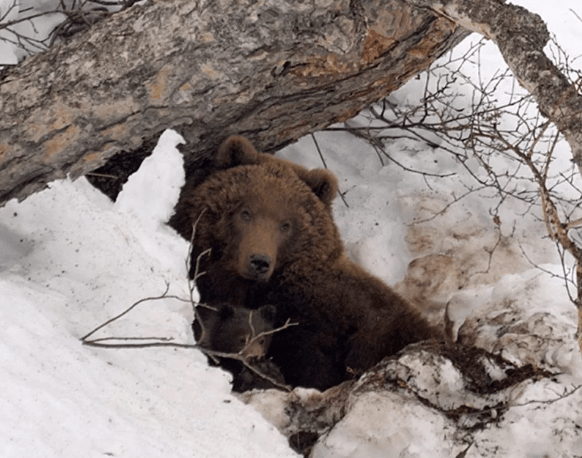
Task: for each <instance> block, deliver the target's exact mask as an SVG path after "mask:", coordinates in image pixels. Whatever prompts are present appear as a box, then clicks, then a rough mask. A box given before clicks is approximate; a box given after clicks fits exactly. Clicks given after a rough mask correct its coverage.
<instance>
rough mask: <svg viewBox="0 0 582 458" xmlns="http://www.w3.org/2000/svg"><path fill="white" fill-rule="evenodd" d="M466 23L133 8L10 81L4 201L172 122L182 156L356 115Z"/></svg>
mask: <svg viewBox="0 0 582 458" xmlns="http://www.w3.org/2000/svg"><path fill="white" fill-rule="evenodd" d="M467 34H468V32H467V31H466V30H464V29H462V28H460V27H458V26H457V25H456V24H455V23H453V22H451V21H450V20H448V19H446V18H443V17H440V16H436V15H435V14H434V13H433V12H432V11H430V10H427V9H418V8H416V7H414V6H409V5H407V4H406V1H405V0H361V1H357V2H354V1H347V0H311V1H307V2H255V1H252V0H242V1H236V2H235V1H232V0H230V1H220V2H214V1H198V2H192V1H191V0H173V1H163V2H162V1H159V2H151V3H148V4H146V5H145V6H133V7H132V8H128V9H126V10H125V11H122V12H121V13H118V14H115V15H113V16H111V17H110V18H108V19H106V20H103V21H101V22H99V23H97V24H96V25H94V26H93V27H92V28H90V29H88V30H86V31H84V32H81V33H79V34H78V35H75V36H74V37H73V38H72V39H71V40H70V41H67V42H65V43H63V44H60V45H57V46H55V47H53V48H52V49H50V50H49V51H48V52H46V53H44V54H39V55H35V56H33V57H31V58H28V59H26V60H25V61H24V62H23V63H22V64H21V65H20V66H18V67H15V68H13V69H11V70H9V71H7V72H5V73H4V74H3V75H2V77H1V79H0V110H1V112H2V117H1V119H0V205H1V204H2V203H4V202H6V201H7V200H8V199H11V198H15V197H16V198H19V199H22V198H25V197H26V196H27V195H29V194H31V193H33V192H35V191H37V190H39V189H42V188H43V187H44V186H46V183H48V182H50V181H51V180H54V179H57V178H63V177H65V176H66V175H70V176H72V177H73V178H75V177H78V176H81V175H83V174H86V173H87V172H90V171H92V170H94V169H95V168H97V167H99V166H100V165H102V164H103V163H105V162H106V160H107V159H108V158H110V157H111V156H113V155H114V154H116V153H120V152H129V151H134V150H136V149H138V148H140V147H141V146H142V145H143V144H144V143H148V142H151V141H152V139H154V138H155V137H157V136H158V135H159V133H160V132H162V131H163V130H165V129H166V128H174V129H176V130H177V131H178V132H180V133H181V134H182V135H183V136H184V138H185V139H186V141H187V142H188V145H187V146H186V152H185V154H186V163H187V164H188V163H189V162H191V161H192V158H193V157H194V155H202V156H204V155H209V154H211V153H212V152H213V151H214V150H215V148H216V146H217V144H218V143H219V142H220V141H221V140H222V139H224V138H225V137H226V136H228V135H229V134H232V133H242V134H244V135H246V136H247V137H248V138H250V139H251V140H252V141H253V142H254V143H255V144H256V145H257V146H258V147H259V148H261V149H262V150H264V151H272V150H275V149H277V148H280V147H282V146H284V145H286V144H288V143H290V142H293V141H294V140H296V139H298V138H299V137H301V136H303V135H305V134H307V133H310V132H314V131H317V130H320V129H322V128H324V127H326V126H328V125H330V124H332V123H336V122H340V121H344V120H346V119H348V118H350V117H352V116H354V115H355V114H356V113H357V112H358V111H360V110H361V109H363V108H365V107H366V106H367V105H369V104H370V103H372V102H374V101H377V100H379V99H381V98H383V97H385V96H386V95H388V94H389V93H390V92H392V91H393V90H395V89H397V88H398V87H400V86H401V85H402V84H404V83H405V82H406V81H407V80H408V79H409V78H410V77H411V76H413V75H415V74H417V73H418V72H421V71H423V70H425V69H426V68H427V67H428V66H429V65H430V64H431V62H432V61H433V60H434V59H435V58H436V57H438V56H439V55H441V54H442V53H443V52H445V51H446V50H448V49H450V48H451V47H453V46H454V45H455V44H456V43H457V42H458V41H460V39H462V38H463V37H464V36H466V35H467Z"/></svg>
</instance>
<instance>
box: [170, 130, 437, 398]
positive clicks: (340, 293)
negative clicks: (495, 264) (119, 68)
mask: <svg viewBox="0 0 582 458" xmlns="http://www.w3.org/2000/svg"><path fill="white" fill-rule="evenodd" d="M216 161H217V164H218V165H219V167H220V168H221V169H222V170H219V171H217V172H215V173H213V174H211V175H210V176H209V177H208V178H207V179H206V180H204V181H203V182H202V183H201V184H198V185H196V186H193V187H191V188H188V190H187V192H184V193H183V194H182V198H181V202H180V203H179V204H178V206H177V207H176V213H177V214H178V213H181V215H180V216H179V217H178V216H176V217H174V218H173V219H172V221H173V222H174V227H175V228H176V229H177V230H178V231H179V232H180V233H181V234H182V235H183V236H184V237H186V238H187V239H188V238H190V236H191V232H192V231H191V227H192V223H193V222H195V221H197V220H198V219H199V221H198V224H197V226H196V233H195V237H194V239H193V251H192V262H193V264H196V261H198V262H199V265H200V270H201V271H203V272H205V274H204V275H202V276H201V277H200V278H199V280H198V282H197V286H198V289H199V291H200V294H201V300H202V301H203V302H205V303H210V304H212V303H220V302H229V303H231V304H233V305H237V306H246V307H249V308H258V307H260V306H262V305H264V304H274V305H275V306H276V308H277V320H276V322H275V326H281V325H282V324H283V323H284V322H285V321H286V320H287V319H291V321H293V322H296V323H298V325H297V326H293V327H290V328H288V329H286V330H283V331H280V332H277V333H276V334H275V335H274V337H273V341H272V344H271V347H270V350H269V353H268V355H269V356H270V357H271V358H272V360H273V361H274V363H275V364H277V365H278V366H279V367H280V368H281V371H282V373H283V376H284V378H285V380H286V382H287V383H289V384H291V385H294V386H305V387H315V388H319V389H326V388H329V387H330V386H333V385H336V384H338V383H341V382H342V381H344V380H346V379H347V378H350V377H351V376H352V375H353V374H360V373H362V372H363V371H365V370H366V369H368V368H370V367H371V366H373V365H374V364H376V363H378V362H379V361H380V360H381V359H382V358H383V357H385V356H388V355H392V354H394V353H396V352H397V351H399V350H400V349H402V348H403V347H404V346H405V345H407V344H409V343H411V342H415V341H418V340H423V339H426V338H429V337H431V336H432V330H431V328H430V327H429V326H428V324H427V323H426V321H425V320H424V319H423V318H422V317H421V316H420V315H419V314H418V313H417V312H416V311H415V310H414V309H412V308H411V307H410V306H409V305H408V304H407V303H406V301H405V300H404V299H402V298H401V297H400V296H398V295H397V294H396V293H395V292H394V291H392V290H391V289H390V288H389V287H388V286H386V285H385V284H384V283H382V282H381V281H380V280H379V279H377V278H376V277H374V276H372V275H370V274H369V273H367V272H366V271H364V270H363V269H362V268H361V267H359V266H358V265H356V264H354V263H353V262H351V261H350V260H348V259H347V257H346V256H345V254H344V252H343V245H342V242H341V239H340V236H339V232H338V230H337V227H336V225H335V223H334V221H333V217H332V213H331V202H332V200H333V198H334V197H335V195H336V192H337V180H336V178H335V177H334V176H333V175H332V174H331V173H329V172H328V171H325V170H313V171H310V170H307V169H305V168H304V167H302V166H299V165H296V164H292V163H290V162H288V161H284V160H282V159H277V158H275V157H273V156H269V155H263V154H262V153H258V152H256V151H255V150H254V148H253V147H252V145H250V143H249V142H248V141H247V140H245V139H243V138H242V137H234V138H230V139H229V140H227V142H225V144H223V146H222V147H221V148H220V149H219V151H218V154H217V159H216ZM172 221H171V223H172ZM179 221H186V223H183V224H181V225H180V224H178V225H176V222H179ZM177 226H179V227H177ZM207 248H211V249H212V252H211V254H210V255H208V256H202V255H201V253H202V252H203V251H204V250H206V249H207ZM193 274H194V272H193V271H191V275H193Z"/></svg>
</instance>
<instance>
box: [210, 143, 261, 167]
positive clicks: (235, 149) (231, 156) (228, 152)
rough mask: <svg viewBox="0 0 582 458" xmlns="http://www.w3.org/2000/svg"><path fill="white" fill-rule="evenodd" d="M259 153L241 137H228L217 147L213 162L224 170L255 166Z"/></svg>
mask: <svg viewBox="0 0 582 458" xmlns="http://www.w3.org/2000/svg"><path fill="white" fill-rule="evenodd" d="M258 158H259V153H258V152H257V150H256V149H255V147H254V146H253V145H252V144H251V142H249V141H248V140H247V139H246V138H244V137H243V136H241V135H233V136H231V137H228V138H227V139H226V140H225V141H224V142H222V144H221V145H220V146H219V147H218V151H217V152H216V156H215V161H216V165H218V166H220V167H224V168H230V167H236V166H237V165H246V164H256V163H257V162H258Z"/></svg>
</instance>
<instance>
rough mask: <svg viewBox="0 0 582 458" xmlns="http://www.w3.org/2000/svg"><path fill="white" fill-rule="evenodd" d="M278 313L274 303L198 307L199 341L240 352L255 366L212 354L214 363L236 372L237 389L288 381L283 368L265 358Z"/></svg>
mask: <svg viewBox="0 0 582 458" xmlns="http://www.w3.org/2000/svg"><path fill="white" fill-rule="evenodd" d="M275 313H276V311H275V307H273V306H271V305H265V306H262V307H260V308H259V309H257V310H250V309H247V308H244V307H233V306H231V305H229V304H219V305H215V306H212V307H207V306H204V305H199V306H197V307H196V319H195V320H194V322H193V323H192V330H193V332H194V337H195V339H196V341H197V342H198V345H200V346H201V347H202V348H203V349H206V350H211V351H213V352H220V353H224V354H231V355H237V356H239V357H241V358H242V359H244V360H245V361H246V363H247V364H248V365H249V366H252V367H253V368H254V369H255V371H253V370H251V369H250V368H249V367H248V366H245V365H244V364H243V363H242V362H241V361H240V360H238V359H235V358H231V357H225V356H218V355H215V356H214V355H210V356H209V357H208V362H209V363H210V364H211V365H218V366H220V367H222V368H223V369H225V370H227V371H228V372H230V373H231V374H232V376H233V381H232V389H233V390H234V391H237V392H242V391H247V390H249V389H253V388H277V387H280V386H283V385H284V380H283V376H282V375H281V373H280V371H279V369H278V368H277V367H276V366H275V365H274V364H273V363H272V362H271V361H269V360H266V359H264V358H265V355H266V353H267V350H268V348H269V344H270V342H271V338H272V334H271V333H270V331H272V330H273V329H274V323H275ZM261 374H264V375H266V376H267V377H264V376H262V375H261ZM272 380H274V381H275V382H276V384H273V383H272V382H271V381H272Z"/></svg>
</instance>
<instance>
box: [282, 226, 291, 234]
mask: <svg viewBox="0 0 582 458" xmlns="http://www.w3.org/2000/svg"><path fill="white" fill-rule="evenodd" d="M281 232H283V233H284V234H288V233H289V232H291V223H283V224H281Z"/></svg>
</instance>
